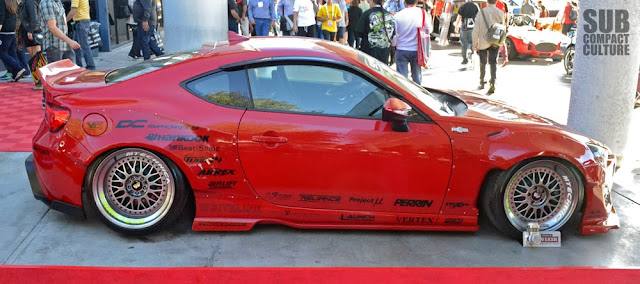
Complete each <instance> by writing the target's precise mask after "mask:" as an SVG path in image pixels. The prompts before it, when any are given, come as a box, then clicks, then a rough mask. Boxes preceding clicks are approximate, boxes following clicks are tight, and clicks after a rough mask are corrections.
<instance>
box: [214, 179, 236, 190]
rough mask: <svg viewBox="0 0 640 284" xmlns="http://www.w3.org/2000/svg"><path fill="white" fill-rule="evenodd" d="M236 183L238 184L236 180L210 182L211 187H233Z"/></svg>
mask: <svg viewBox="0 0 640 284" xmlns="http://www.w3.org/2000/svg"><path fill="white" fill-rule="evenodd" d="M236 184H238V182H237V181H235V180H227V181H222V180H219V181H211V182H209V189H233V188H234V187H235V186H236Z"/></svg>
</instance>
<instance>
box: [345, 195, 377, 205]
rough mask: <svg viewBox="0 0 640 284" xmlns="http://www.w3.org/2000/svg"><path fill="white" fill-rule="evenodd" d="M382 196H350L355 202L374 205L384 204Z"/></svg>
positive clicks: (351, 200) (350, 199)
mask: <svg viewBox="0 0 640 284" xmlns="http://www.w3.org/2000/svg"><path fill="white" fill-rule="evenodd" d="M382 200H383V199H382V198H356V197H349V202H355V203H360V204H366V203H368V204H373V206H376V205H382Z"/></svg>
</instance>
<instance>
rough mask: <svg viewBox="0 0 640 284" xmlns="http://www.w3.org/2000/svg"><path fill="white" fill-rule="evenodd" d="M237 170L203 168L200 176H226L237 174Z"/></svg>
mask: <svg viewBox="0 0 640 284" xmlns="http://www.w3.org/2000/svg"><path fill="white" fill-rule="evenodd" d="M235 174H236V170H223V169H202V170H201V171H200V172H199V173H198V176H226V175H235Z"/></svg>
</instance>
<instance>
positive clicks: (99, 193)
mask: <svg viewBox="0 0 640 284" xmlns="http://www.w3.org/2000/svg"><path fill="white" fill-rule="evenodd" d="M132 152H133V153H136V155H137V156H140V154H143V155H146V156H149V157H150V158H151V159H152V160H151V161H150V162H156V163H157V165H158V166H159V167H160V168H161V170H162V172H163V173H164V178H166V179H167V197H166V199H165V201H164V204H162V205H161V206H160V207H159V208H158V209H157V210H156V211H155V212H153V213H151V214H150V215H148V216H144V217H142V218H135V217H128V216H123V215H122V214H119V213H118V212H117V211H116V210H115V209H114V208H112V207H111V205H110V204H109V202H108V200H107V199H108V193H107V192H106V191H105V189H104V183H105V179H106V176H107V174H108V173H109V171H110V170H111V168H112V166H114V165H115V164H116V163H117V161H118V160H119V159H118V158H117V157H118V156H122V158H125V157H128V156H127V155H126V154H127V153H132ZM114 159H115V160H114ZM169 169H170V168H169V167H168V165H167V164H166V163H165V162H164V161H163V160H162V159H161V158H160V157H159V156H158V155H156V154H154V153H152V152H150V151H147V150H144V149H140V148H124V149H120V150H117V151H115V152H113V153H111V154H109V155H108V156H106V157H105V158H104V159H103V160H102V161H101V162H100V163H99V164H98V166H97V167H96V170H95V171H94V172H93V176H92V183H91V185H92V188H91V191H92V196H93V202H94V204H95V205H96V208H97V209H98V211H99V212H100V214H101V215H102V217H104V219H106V220H107V221H109V222H110V223H112V224H113V225H116V226H117V227H120V228H123V229H132V230H142V229H147V228H149V227H152V226H154V225H156V224H158V223H159V222H161V221H162V220H164V219H165V217H166V216H167V215H168V213H169V211H170V210H171V208H172V205H173V201H174V199H175V195H176V194H175V177H174V175H173V174H172V173H171V172H170V170H169Z"/></svg>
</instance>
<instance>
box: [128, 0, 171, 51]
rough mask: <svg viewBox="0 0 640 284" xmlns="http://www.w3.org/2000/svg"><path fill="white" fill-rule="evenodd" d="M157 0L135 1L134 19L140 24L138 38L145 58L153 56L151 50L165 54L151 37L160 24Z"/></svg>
mask: <svg viewBox="0 0 640 284" xmlns="http://www.w3.org/2000/svg"><path fill="white" fill-rule="evenodd" d="M157 11H158V10H157V2H156V1H155V0H136V2H134V3H133V20H134V21H135V22H136V24H138V28H137V32H136V33H137V40H138V43H139V44H140V49H142V57H143V58H144V60H149V59H150V58H151V52H152V51H153V53H155V54H156V56H160V55H163V54H164V53H163V52H162V51H161V50H160V48H159V47H158V45H157V44H156V42H155V41H154V40H151V37H152V36H154V34H155V30H156V25H157V24H158V12H157Z"/></svg>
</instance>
